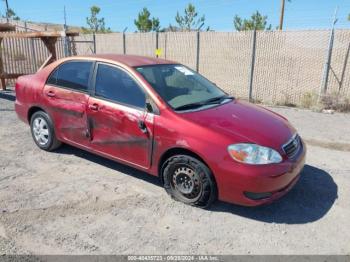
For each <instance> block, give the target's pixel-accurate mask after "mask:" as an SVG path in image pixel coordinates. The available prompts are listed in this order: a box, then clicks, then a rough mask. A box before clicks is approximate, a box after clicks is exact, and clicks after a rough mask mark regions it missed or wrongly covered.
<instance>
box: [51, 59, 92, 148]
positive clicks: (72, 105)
mask: <svg viewBox="0 0 350 262" xmlns="http://www.w3.org/2000/svg"><path fill="white" fill-rule="evenodd" d="M92 71H93V62H91V61H69V62H65V63H63V64H61V65H60V66H59V67H58V68H56V69H55V70H54V71H53V73H52V74H51V75H50V77H49V78H48V80H47V83H46V85H45V87H44V97H45V98H44V99H45V100H46V107H47V111H48V113H49V114H50V115H51V117H52V118H53V121H54V125H55V131H56V135H57V137H58V138H59V139H63V140H65V141H69V142H71V143H74V144H78V145H82V146H85V147H87V146H89V138H88V137H89V133H88V129H87V117H86V108H87V103H88V99H89V83H90V76H91V74H92Z"/></svg>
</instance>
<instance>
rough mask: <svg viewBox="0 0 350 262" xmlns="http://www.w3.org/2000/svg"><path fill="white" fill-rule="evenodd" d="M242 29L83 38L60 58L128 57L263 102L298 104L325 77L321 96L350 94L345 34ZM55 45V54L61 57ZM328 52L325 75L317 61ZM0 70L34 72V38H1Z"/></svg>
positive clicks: (38, 57) (38, 55) (349, 38)
mask: <svg viewBox="0 0 350 262" xmlns="http://www.w3.org/2000/svg"><path fill="white" fill-rule="evenodd" d="M329 39H330V31H329V30H307V31H271V32H264V31H257V32H256V34H255V35H254V32H252V31H245V32H166V33H125V34H124V33H110V34H96V35H92V34H86V35H80V36H77V37H74V38H71V39H69V41H67V43H68V45H69V52H68V54H73V55H88V54H92V53H95V52H96V53H117V54H123V53H125V54H135V55H145V56H153V57H155V56H156V54H155V50H156V48H157V47H158V48H160V49H161V50H162V51H161V54H160V56H159V57H160V58H165V59H168V60H173V61H176V62H179V63H182V64H185V65H187V66H189V67H190V68H192V69H193V70H198V71H199V72H200V73H201V74H203V75H204V76H206V77H207V78H208V79H210V80H211V81H213V82H215V83H216V84H217V85H218V86H219V87H221V88H222V89H224V90H225V91H226V92H228V93H230V94H232V95H234V96H236V97H239V98H243V99H250V100H253V101H258V102H262V103H268V104H284V105H292V104H295V105H300V104H301V103H302V101H301V100H302V99H303V97H304V96H305V95H306V94H315V95H318V94H320V90H321V86H323V83H322V80H323V79H324V76H325V75H324V74H325V73H328V76H329V77H328V83H327V90H326V91H327V93H335V92H337V93H340V94H341V96H344V97H350V55H349V53H350V30H335V34H334V42H333V46H332V50H329ZM64 44H65V39H64V38H62V39H59V40H58V41H57V44H56V51H57V55H58V57H59V58H60V57H64V56H66V55H67V52H66V50H67V49H65V48H64V47H65V46H64ZM329 51H331V59H330V61H329V63H330V67H329V72H325V70H324V68H325V63H326V62H327V57H328V53H329ZM1 56H2V59H3V64H4V69H5V72H6V73H18V72H20V73H25V74H29V73H34V72H35V71H36V70H37V69H38V68H39V67H40V65H41V64H42V63H43V62H44V61H45V59H46V58H47V57H48V52H47V50H46V47H45V46H44V44H43V43H42V42H41V41H40V39H20V38H18V39H4V40H3V43H2V49H1Z"/></svg>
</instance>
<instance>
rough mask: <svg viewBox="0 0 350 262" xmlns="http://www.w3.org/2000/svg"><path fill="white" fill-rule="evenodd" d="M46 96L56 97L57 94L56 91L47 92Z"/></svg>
mask: <svg viewBox="0 0 350 262" xmlns="http://www.w3.org/2000/svg"><path fill="white" fill-rule="evenodd" d="M46 95H47V96H48V97H54V96H55V95H56V94H55V92H54V91H51V90H50V91H49V92H47V93H46Z"/></svg>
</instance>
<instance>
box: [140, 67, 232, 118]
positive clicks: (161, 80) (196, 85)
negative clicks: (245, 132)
mask: <svg viewBox="0 0 350 262" xmlns="http://www.w3.org/2000/svg"><path fill="white" fill-rule="evenodd" d="M136 70H137V71H138V72H139V73H140V74H141V75H142V76H143V77H144V78H145V79H146V81H147V82H148V83H149V84H150V85H151V86H152V87H153V88H154V89H155V91H156V92H157V93H158V94H159V95H160V96H161V97H162V98H163V99H164V100H165V101H166V102H167V103H168V104H169V105H170V106H171V107H172V108H173V109H175V110H177V111H182V110H193V109H198V108H202V107H204V106H208V105H215V104H221V103H223V101H225V100H227V99H229V98H230V97H229V96H227V94H225V93H224V92H223V91H222V90H220V89H219V88H218V87H217V86H216V85H215V84H213V83H212V82H210V81H209V80H207V79H206V78H204V77H203V76H201V75H200V74H198V73H196V72H194V71H193V70H191V69H189V68H187V67H185V66H183V65H170V64H167V65H152V66H141V67H136Z"/></svg>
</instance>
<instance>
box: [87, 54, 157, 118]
mask: <svg viewBox="0 0 350 262" xmlns="http://www.w3.org/2000/svg"><path fill="white" fill-rule="evenodd" d="M99 65H106V66H110V67H113V68H117V69H119V70H121V71H123V72H124V73H126V74H127V75H128V76H129V77H130V78H131V79H132V80H134V81H135V83H136V84H137V86H138V87H139V88H140V90H141V91H142V92H143V93H144V94H145V101H147V99H150V96H149V95H148V93H147V91H146V90H145V89H144V88H143V86H142V85H141V84H140V81H139V80H138V79H136V78H135V77H134V76H133V75H131V74H130V73H129V72H128V71H127V70H125V69H124V68H122V67H121V66H118V65H115V64H111V63H106V62H101V61H96V63H95V67H94V72H93V80H92V90H91V96H93V97H94V98H97V99H101V100H105V101H108V102H111V103H114V104H117V105H122V106H125V107H129V108H133V109H137V110H140V111H144V110H145V107H146V105H145V107H144V108H142V107H139V106H135V105H130V104H126V103H123V102H120V101H115V100H112V99H108V98H106V97H102V96H98V95H96V77H97V70H98V66H99Z"/></svg>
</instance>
